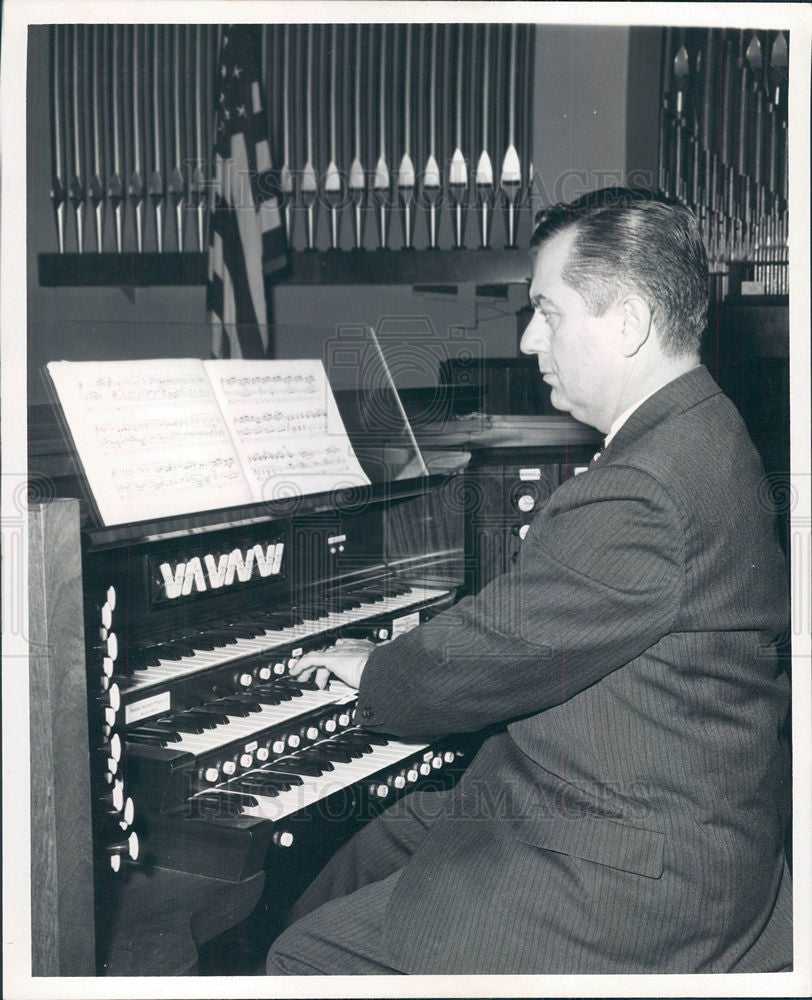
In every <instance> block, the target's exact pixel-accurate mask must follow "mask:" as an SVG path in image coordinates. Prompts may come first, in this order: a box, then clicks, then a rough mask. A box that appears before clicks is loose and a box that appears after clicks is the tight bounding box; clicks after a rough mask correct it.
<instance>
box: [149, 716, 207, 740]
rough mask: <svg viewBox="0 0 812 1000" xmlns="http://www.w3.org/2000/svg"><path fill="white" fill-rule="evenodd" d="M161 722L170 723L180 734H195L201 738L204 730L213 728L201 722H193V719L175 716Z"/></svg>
mask: <svg viewBox="0 0 812 1000" xmlns="http://www.w3.org/2000/svg"><path fill="white" fill-rule="evenodd" d="M160 721H162V722H168V723H169V724H170V725H171V726H172V727H173V729H175V730H177V732H179V733H194V734H195V735H196V736H199V735H200V734H201V733H202V732H203V731H204V729H211V728H213V727H212V726H203V725H202V724H201V723H200V722H197V721H192V720H191V719H183V718H181V717H180V716H173V717H172V718H171V719H162V720H160Z"/></svg>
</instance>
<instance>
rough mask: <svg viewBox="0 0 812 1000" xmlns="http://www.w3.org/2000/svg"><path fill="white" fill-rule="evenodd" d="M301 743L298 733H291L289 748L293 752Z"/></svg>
mask: <svg viewBox="0 0 812 1000" xmlns="http://www.w3.org/2000/svg"><path fill="white" fill-rule="evenodd" d="M301 742H302V741H301V739H300V738H299V737H298V736H297V735H296V733H291V735H290V736H288V746H289V747H290V748H291V750H295V749H296V747H298V746H299V744H300V743H301Z"/></svg>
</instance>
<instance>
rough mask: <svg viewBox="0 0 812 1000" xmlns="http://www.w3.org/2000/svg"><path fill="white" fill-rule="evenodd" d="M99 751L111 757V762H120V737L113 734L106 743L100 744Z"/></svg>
mask: <svg viewBox="0 0 812 1000" xmlns="http://www.w3.org/2000/svg"><path fill="white" fill-rule="evenodd" d="M99 749H100V750H101V751H103V752H104V753H106V754H108V755H109V756H110V757H112V758H113V760H116V761H119V760H121V737H120V736H119V735H118V733H113V735H112V736H111V737H110V739H109V740H108V741H107V742H106V743H102V745H101V746H100V747H99Z"/></svg>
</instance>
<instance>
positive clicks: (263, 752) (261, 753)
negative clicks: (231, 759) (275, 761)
mask: <svg viewBox="0 0 812 1000" xmlns="http://www.w3.org/2000/svg"><path fill="white" fill-rule="evenodd" d="M269 756H270V753H269V752H268V748H267V747H260V748H259V749H258V750H257V760H263V761H264V760H267V759H268V757H269Z"/></svg>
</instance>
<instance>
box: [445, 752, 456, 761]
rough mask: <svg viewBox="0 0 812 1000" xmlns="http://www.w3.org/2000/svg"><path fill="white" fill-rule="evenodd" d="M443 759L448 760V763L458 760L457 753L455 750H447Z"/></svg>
mask: <svg viewBox="0 0 812 1000" xmlns="http://www.w3.org/2000/svg"><path fill="white" fill-rule="evenodd" d="M443 760H444V761H445V762H446V764H453V763H454V761H455V760H456V754H455V753H454V751H453V750H446V752H445V753H444V754H443Z"/></svg>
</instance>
